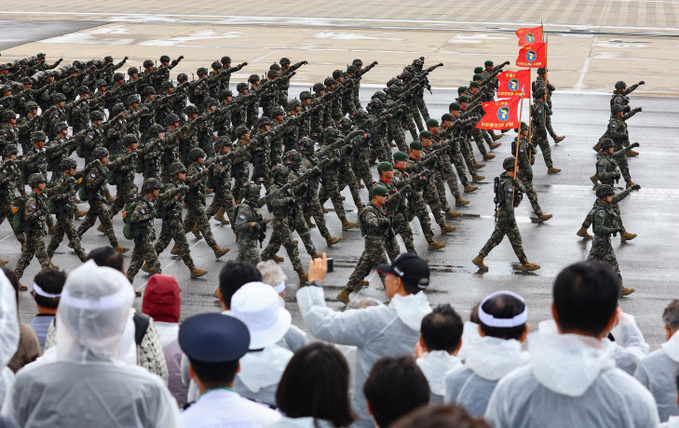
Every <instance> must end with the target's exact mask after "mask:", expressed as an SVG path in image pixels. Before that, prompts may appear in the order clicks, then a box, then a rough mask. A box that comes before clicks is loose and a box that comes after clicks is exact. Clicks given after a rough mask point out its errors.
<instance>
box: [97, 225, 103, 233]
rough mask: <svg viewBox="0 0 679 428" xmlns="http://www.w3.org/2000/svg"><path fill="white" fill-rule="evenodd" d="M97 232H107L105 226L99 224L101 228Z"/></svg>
mask: <svg viewBox="0 0 679 428" xmlns="http://www.w3.org/2000/svg"><path fill="white" fill-rule="evenodd" d="M97 230H98V231H99V232H105V230H104V225H103V224H99V226H98V227H97Z"/></svg>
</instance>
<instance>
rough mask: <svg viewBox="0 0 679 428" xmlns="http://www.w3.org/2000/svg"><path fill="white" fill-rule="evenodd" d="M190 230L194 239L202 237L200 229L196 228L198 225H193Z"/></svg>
mask: <svg viewBox="0 0 679 428" xmlns="http://www.w3.org/2000/svg"><path fill="white" fill-rule="evenodd" d="M191 232H193V236H195V237H196V239H203V235H202V234H201V233H200V229H199V228H198V226H193V229H191Z"/></svg>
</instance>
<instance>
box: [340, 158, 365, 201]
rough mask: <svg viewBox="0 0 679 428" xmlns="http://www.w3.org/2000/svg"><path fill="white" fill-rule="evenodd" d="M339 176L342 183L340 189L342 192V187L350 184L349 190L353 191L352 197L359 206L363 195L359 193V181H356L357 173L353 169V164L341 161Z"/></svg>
mask: <svg viewBox="0 0 679 428" xmlns="http://www.w3.org/2000/svg"><path fill="white" fill-rule="evenodd" d="M339 178H340V185H339V190H340V192H341V191H342V189H344V187H345V186H349V191H350V192H351V199H353V200H354V204H355V205H356V206H358V205H359V204H361V203H362V202H361V195H360V193H359V188H358V183H357V182H356V175H355V174H354V170H353V169H351V164H349V162H341V163H340V165H339Z"/></svg>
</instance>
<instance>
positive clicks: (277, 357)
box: [237, 345, 293, 393]
mask: <svg viewBox="0 0 679 428" xmlns="http://www.w3.org/2000/svg"><path fill="white" fill-rule="evenodd" d="M292 355H293V354H292V352H290V351H289V350H287V349H285V348H282V347H280V346H278V345H271V346H267V347H266V348H264V350H262V351H259V352H248V353H247V354H245V356H243V358H241V359H240V372H239V373H238V375H237V376H238V379H240V381H241V382H243V385H245V387H246V388H247V389H249V390H250V391H252V392H254V393H257V392H259V390H260V389H262V388H266V387H267V386H271V385H275V384H277V383H278V382H279V381H280V380H281V376H283V371H285V367H286V366H287V365H288V362H289V361H290V358H292Z"/></svg>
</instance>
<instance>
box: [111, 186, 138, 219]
mask: <svg viewBox="0 0 679 428" xmlns="http://www.w3.org/2000/svg"><path fill="white" fill-rule="evenodd" d="M136 196H137V186H135V185H134V182H133V181H127V182H123V183H122V184H121V185H120V186H118V190H117V192H116V200H115V202H113V203H112V204H111V217H115V215H116V214H118V213H119V212H120V211H122V209H123V208H125V205H127V204H129V203H130V202H133V201H134V199H135V197H136Z"/></svg>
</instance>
